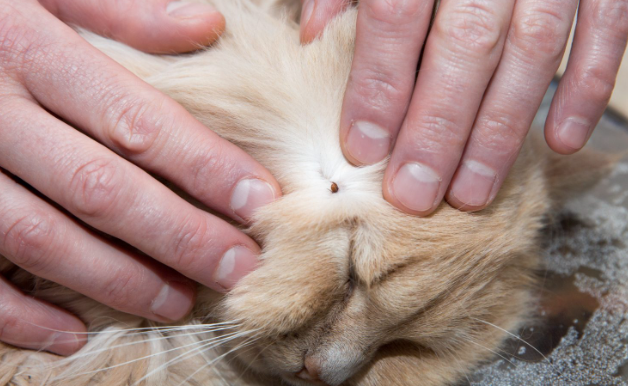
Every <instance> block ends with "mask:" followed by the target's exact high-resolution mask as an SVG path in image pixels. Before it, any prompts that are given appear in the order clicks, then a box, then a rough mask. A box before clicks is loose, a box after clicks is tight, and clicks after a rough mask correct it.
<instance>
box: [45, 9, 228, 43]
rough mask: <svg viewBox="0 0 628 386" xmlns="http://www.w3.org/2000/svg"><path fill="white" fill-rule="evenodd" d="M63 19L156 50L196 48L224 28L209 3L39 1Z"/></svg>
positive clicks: (121, 40)
mask: <svg viewBox="0 0 628 386" xmlns="http://www.w3.org/2000/svg"><path fill="white" fill-rule="evenodd" d="M40 3H41V4H42V5H44V6H45V7H46V8H47V9H48V10H49V11H50V12H52V13H53V14H54V15H56V16H57V17H58V18H60V19H61V20H63V21H64V22H66V23H68V24H72V25H78V26H81V27H83V28H87V29H89V30H91V31H93V32H96V33H98V34H100V35H103V36H107V37H111V38H113V39H115V40H118V41H120V42H123V43H126V44H128V45H130V46H132V47H135V48H137V49H140V50H143V51H146V52H154V53H174V52H187V51H193V50H197V49H198V48H199V47H202V46H206V45H209V44H211V43H213V42H214V41H215V40H216V39H217V38H218V37H219V36H220V34H221V33H222V32H223V31H224V29H225V19H224V17H223V16H222V15H221V14H220V13H219V12H218V11H216V10H215V9H214V8H213V7H212V6H210V5H209V4H203V3H195V2H188V1H173V0H156V1H155V0H141V1H137V0H119V1H101V0H80V1H65V0H40Z"/></svg>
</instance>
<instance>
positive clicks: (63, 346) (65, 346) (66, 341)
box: [42, 332, 85, 356]
mask: <svg viewBox="0 0 628 386" xmlns="http://www.w3.org/2000/svg"><path fill="white" fill-rule="evenodd" d="M84 340H85V337H82V338H81V339H79V337H78V336H77V335H76V334H73V333H71V332H55V333H54V334H52V335H51V336H50V338H49V339H48V342H47V344H46V345H45V346H44V347H42V349H43V350H46V351H50V352H53V353H55V354H59V355H64V356H65V355H71V354H74V353H75V352H76V351H78V350H79V349H80V348H81V346H82V345H83V342H84Z"/></svg>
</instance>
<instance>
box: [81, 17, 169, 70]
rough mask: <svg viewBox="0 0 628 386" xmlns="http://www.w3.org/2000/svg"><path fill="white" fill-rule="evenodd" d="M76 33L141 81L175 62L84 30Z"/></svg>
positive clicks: (164, 56)
mask: <svg viewBox="0 0 628 386" xmlns="http://www.w3.org/2000/svg"><path fill="white" fill-rule="evenodd" d="M78 32H79V34H80V35H81V36H82V37H83V38H84V39H85V40H87V42H88V43H90V44H91V45H93V46H94V47H96V48H97V49H98V50H100V51H101V52H103V53H104V54H105V55H107V56H109V57H110V58H112V59H113V60H115V61H116V62H118V63H119V64H121V65H122V66H123V67H125V68H126V69H128V70H129V71H131V72H132V73H134V74H135V75H137V76H138V77H140V78H142V79H146V78H148V77H150V76H152V75H155V74H158V73H160V72H162V71H163V70H164V68H165V67H166V66H168V65H169V64H171V63H172V62H174V61H175V58H174V57H172V56H166V55H151V54H147V53H145V52H141V51H138V50H136V49H134V48H131V47H129V46H127V45H125V44H123V43H120V42H117V41H114V40H111V39H108V38H105V37H102V36H100V35H97V34H95V33H93V32H90V31H87V30H84V29H79V30H78Z"/></svg>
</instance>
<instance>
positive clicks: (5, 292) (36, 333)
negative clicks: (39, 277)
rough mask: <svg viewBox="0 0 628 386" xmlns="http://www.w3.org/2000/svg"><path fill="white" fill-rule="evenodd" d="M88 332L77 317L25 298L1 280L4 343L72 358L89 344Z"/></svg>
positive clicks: (0, 317) (0, 316) (0, 327)
mask: <svg viewBox="0 0 628 386" xmlns="http://www.w3.org/2000/svg"><path fill="white" fill-rule="evenodd" d="M85 331H86V329H85V325H84V324H83V323H82V322H81V321H80V320H79V319H78V318H77V317H76V316H73V315H71V314H70V313H68V312H67V311H64V310H62V309H60V308H58V307H56V306H53V305H51V304H49V303H46V302H43V301H41V300H38V299H35V298H33V297H31V296H26V295H24V294H23V293H21V292H20V291H19V290H18V289H17V288H15V286H13V285H12V284H10V283H9V282H8V281H7V280H6V279H5V278H4V277H2V276H0V341H2V342H5V343H8V344H12V345H14V346H18V347H23V348H30V349H34V350H46V351H50V352H53V353H55V354H59V355H71V354H74V353H75V352H76V351H78V350H79V349H80V348H81V347H83V345H84V344H85V342H86V341H87V339H86V338H85Z"/></svg>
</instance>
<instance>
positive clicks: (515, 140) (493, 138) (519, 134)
mask: <svg viewBox="0 0 628 386" xmlns="http://www.w3.org/2000/svg"><path fill="white" fill-rule="evenodd" d="M526 132H527V130H526V128H523V127H520V125H519V126H518V125H516V124H515V122H514V121H513V120H512V119H510V118H508V117H507V116H504V115H492V116H487V117H485V118H483V119H481V120H480V121H479V122H478V125H477V127H476V128H475V129H474V132H473V140H474V141H475V142H477V144H478V145H479V146H480V147H481V148H483V149H486V150H488V151H489V152H490V153H491V154H499V155H508V154H511V153H513V152H514V151H517V150H518V149H519V148H520V147H521V146H522V145H523V140H524V138H525V136H526Z"/></svg>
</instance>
